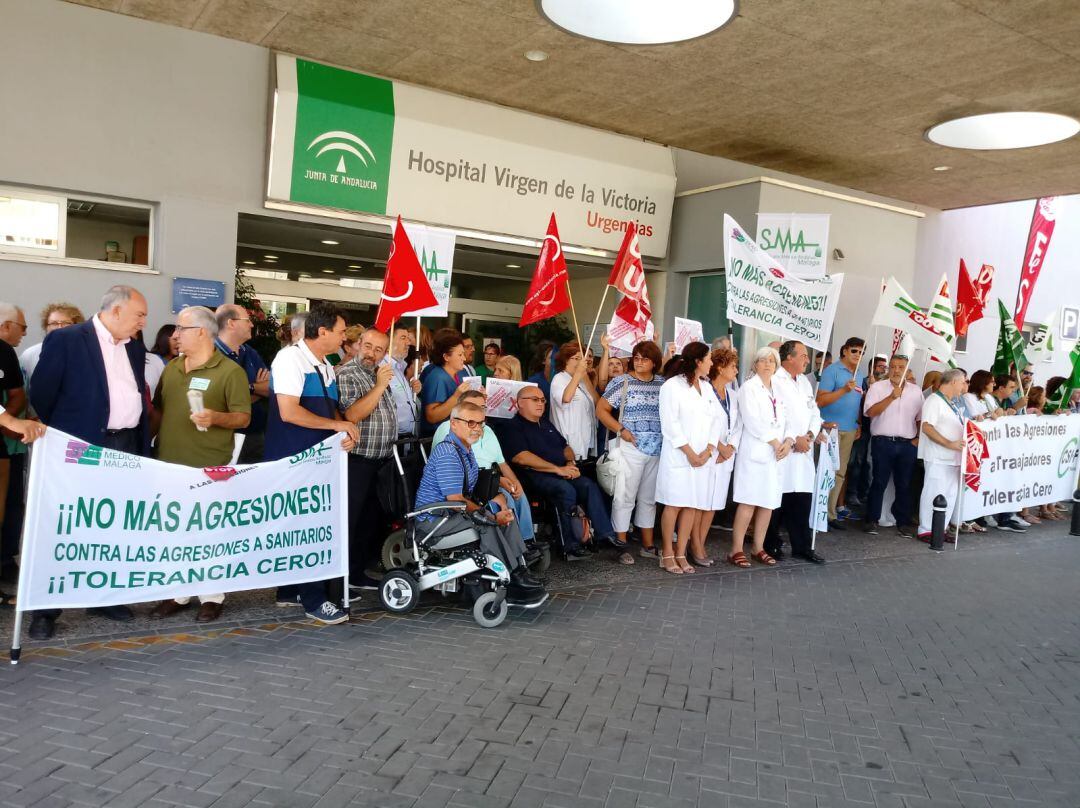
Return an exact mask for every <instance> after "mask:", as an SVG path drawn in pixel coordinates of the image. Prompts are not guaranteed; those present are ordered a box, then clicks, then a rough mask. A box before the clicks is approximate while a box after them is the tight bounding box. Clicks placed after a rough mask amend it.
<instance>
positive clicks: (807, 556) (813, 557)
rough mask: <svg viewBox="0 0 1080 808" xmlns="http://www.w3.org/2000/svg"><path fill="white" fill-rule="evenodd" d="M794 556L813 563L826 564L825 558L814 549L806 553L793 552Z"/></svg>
mask: <svg viewBox="0 0 1080 808" xmlns="http://www.w3.org/2000/svg"><path fill="white" fill-rule="evenodd" d="M792 556H793V557H794V558H801V559H802V560H803V561H809V562H810V563H811V564H824V563H825V559H824V558H823V557H822V556H819V555H818V554H817V553H816V552H814V551H813V550H810V551H808V552H805V553H799V554H798V555H796V554H795V553H792Z"/></svg>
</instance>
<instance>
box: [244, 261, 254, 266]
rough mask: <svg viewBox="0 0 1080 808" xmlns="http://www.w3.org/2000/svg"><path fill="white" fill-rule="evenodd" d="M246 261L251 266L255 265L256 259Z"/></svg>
mask: <svg viewBox="0 0 1080 808" xmlns="http://www.w3.org/2000/svg"><path fill="white" fill-rule="evenodd" d="M244 263H245V264H247V265H248V266H249V267H253V266H255V262H254V261H245V262H244Z"/></svg>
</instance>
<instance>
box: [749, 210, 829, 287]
mask: <svg viewBox="0 0 1080 808" xmlns="http://www.w3.org/2000/svg"><path fill="white" fill-rule="evenodd" d="M757 232H758V239H757V241H758V246H759V247H761V249H763V250H765V252H767V253H768V254H769V255H771V256H772V257H773V258H775V259H776V260H777V261H779V262H780V264H781V265H782V266H784V267H787V270H788V272H790V273H791V274H792V275H796V276H798V277H800V278H823V277H825V269H826V264H827V262H828V247H829V214H827V213H759V214H758V230H757Z"/></svg>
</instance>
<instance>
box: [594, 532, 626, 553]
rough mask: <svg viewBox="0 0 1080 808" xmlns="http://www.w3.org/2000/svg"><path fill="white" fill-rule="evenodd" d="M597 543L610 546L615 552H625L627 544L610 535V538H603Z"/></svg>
mask: <svg viewBox="0 0 1080 808" xmlns="http://www.w3.org/2000/svg"><path fill="white" fill-rule="evenodd" d="M597 543H598V544H610V545H611V546H612V547H614V548H615V549H616V550H625V549H626V546H627V542H625V541H621V540H620V539H619V537H618V536H616V535H614V534H612V535H610V536H605V537H604V538H602V539H600V540H599V542H597Z"/></svg>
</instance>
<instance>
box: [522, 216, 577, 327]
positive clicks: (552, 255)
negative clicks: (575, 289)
mask: <svg viewBox="0 0 1080 808" xmlns="http://www.w3.org/2000/svg"><path fill="white" fill-rule="evenodd" d="M569 284H570V275H569V274H568V273H567V271H566V258H565V257H564V256H563V250H562V241H561V240H560V239H559V227H558V225H557V224H555V214H554V213H552V214H551V221H549V222H548V229H547V235H546V236H544V246H543V247H541V248H540V257H539V258H538V259H537V261H536V269H535V270H534V271H533V278H532V283H530V284H529V294H528V296H527V297H526V298H525V305H524V307H523V308H522V310H521V319H520V320H519V321H518V327H519V328H524V327H525V326H527V325H531V324H532V323H536V322H539V321H540V320H547V319H548V318H550V317H554V316H556V315H558V314H562V313H563V312H564V311H566V310H567V309H568V308H570V288H569Z"/></svg>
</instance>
